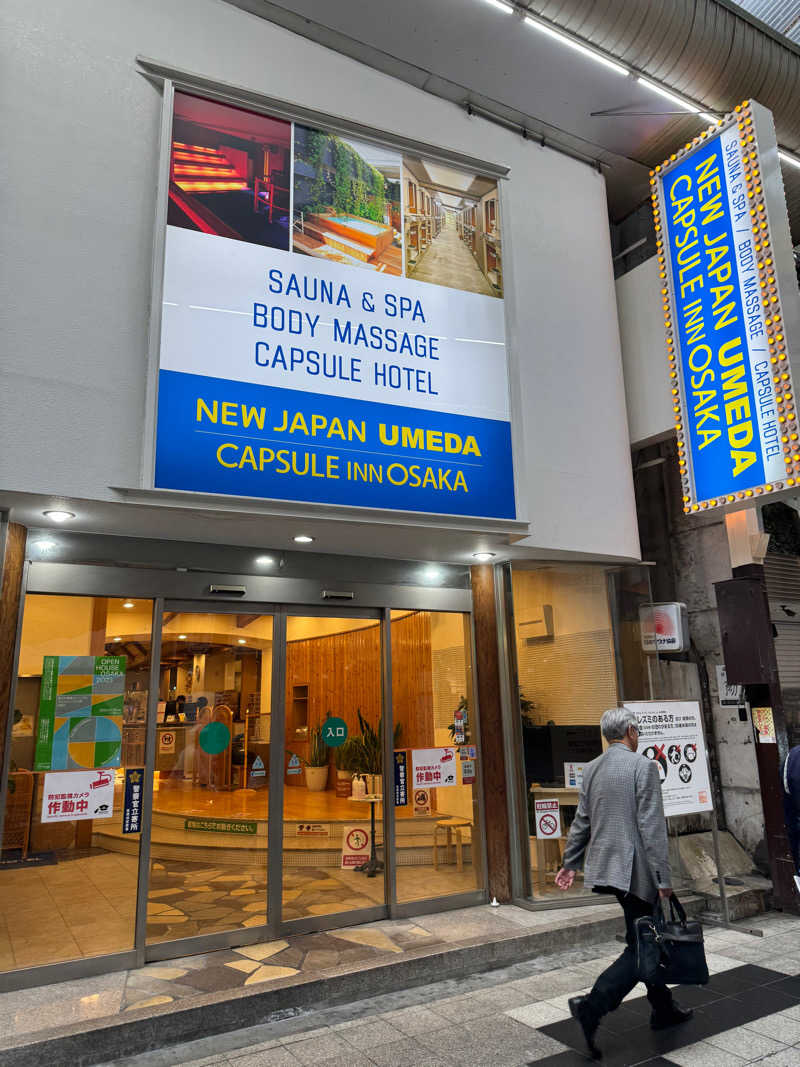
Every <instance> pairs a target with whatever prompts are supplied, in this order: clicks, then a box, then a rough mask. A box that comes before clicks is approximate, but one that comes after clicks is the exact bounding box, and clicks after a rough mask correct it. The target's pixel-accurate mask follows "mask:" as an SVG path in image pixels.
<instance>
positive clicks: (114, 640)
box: [111, 637, 122, 643]
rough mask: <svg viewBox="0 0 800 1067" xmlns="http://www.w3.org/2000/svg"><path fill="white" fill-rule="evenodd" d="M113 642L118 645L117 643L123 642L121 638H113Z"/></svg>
mask: <svg viewBox="0 0 800 1067" xmlns="http://www.w3.org/2000/svg"><path fill="white" fill-rule="evenodd" d="M111 640H112V641H113V642H115V643H116V642H117V641H121V640H122V638H121V637H112V638H111Z"/></svg>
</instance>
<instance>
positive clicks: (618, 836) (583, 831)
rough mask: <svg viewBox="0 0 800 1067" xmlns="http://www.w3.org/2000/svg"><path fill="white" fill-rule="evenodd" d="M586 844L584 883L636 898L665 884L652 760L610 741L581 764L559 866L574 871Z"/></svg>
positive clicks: (663, 826)
mask: <svg viewBox="0 0 800 1067" xmlns="http://www.w3.org/2000/svg"><path fill="white" fill-rule="evenodd" d="M590 840H591V844H590ZM587 845H588V846H589V848H588V855H586V864H585V871H584V883H585V884H586V885H587V886H612V887H614V888H616V889H622V890H623V891H624V892H630V893H633V894H634V895H635V896H637V897H641V899H642V900H653V899H654V898H655V896H656V890H657V889H666V888H669V886H671V884H672V876H671V873H670V869H669V848H668V841H667V823H666V820H665V818H664V804H663V802H662V799H661V781H660V779H659V775H658V767H657V766H656V764H655V763H654V762H653V761H652V760H648V759H645V758H644V756H639V755H637V753H635V752H631V750H630V749H629V748H627V746H625V745H620V744H615V745H610V746H609V748H608V749H607V750H606V751H605V752H604V753H603V755H602V756H598V758H597V759H595V760H592V762H591V763H589V764H587V766H586V768H585V770H584V772H583V787H582V789H581V794H580V800H579V802H578V812H577V815H576V816H575V820H574V822H573V823H572V826H571V827H570V831H569V837H568V839H567V845H566V848H565V849H564V861H563V863H564V867H566V868H567V869H569V870H578V869H579V868H580V867H581V866H582V865H583V862H584V854H585V853H586V851H587Z"/></svg>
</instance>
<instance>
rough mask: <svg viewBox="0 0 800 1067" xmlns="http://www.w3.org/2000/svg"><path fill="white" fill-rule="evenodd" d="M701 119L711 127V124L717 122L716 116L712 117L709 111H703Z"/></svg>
mask: <svg viewBox="0 0 800 1067" xmlns="http://www.w3.org/2000/svg"><path fill="white" fill-rule="evenodd" d="M700 118H701V119H702V120H703V122H707V123H708V124H709V125H711V123H713V122H716V121H717V116H716V115H710V114H709V113H708V112H707V111H701V112H700Z"/></svg>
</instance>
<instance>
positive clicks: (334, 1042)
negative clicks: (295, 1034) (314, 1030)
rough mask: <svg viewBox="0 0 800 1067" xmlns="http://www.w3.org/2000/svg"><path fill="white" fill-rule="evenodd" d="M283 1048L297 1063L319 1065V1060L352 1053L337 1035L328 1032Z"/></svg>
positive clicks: (349, 1047) (348, 1046)
mask: <svg viewBox="0 0 800 1067" xmlns="http://www.w3.org/2000/svg"><path fill="white" fill-rule="evenodd" d="M283 1047H284V1048H285V1049H288V1051H289V1052H291V1054H292V1055H293V1056H294V1057H295V1059H296V1060H297V1061H298V1062H299V1063H314V1064H316V1063H319V1062H320V1061H321V1060H329V1059H333V1058H334V1057H336V1056H343V1055H345V1054H346V1053H348V1052H351V1051H352V1048H351V1046H350V1045H348V1044H347V1042H346V1041H343V1040H342V1038H341V1037H340V1036H339V1035H338V1034H334V1033H332V1032H331V1031H328V1032H327V1033H325V1034H321V1035H320V1036H318V1037H312V1038H311V1039H310V1040H307V1041H295V1042H293V1043H292V1044H290V1045H286V1044H284V1045H283Z"/></svg>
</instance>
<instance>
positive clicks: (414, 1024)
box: [382, 1005, 448, 1037]
mask: <svg viewBox="0 0 800 1067" xmlns="http://www.w3.org/2000/svg"><path fill="white" fill-rule="evenodd" d="M382 1018H383V1019H385V1020H386V1022H388V1023H389V1024H390V1025H391V1026H394V1027H396V1028H397V1029H398V1030H400V1031H401V1032H402V1033H403V1034H405V1035H406V1036H407V1037H414V1036H415V1035H416V1034H426V1033H431V1032H432V1031H433V1030H441V1029H443V1028H444V1027H445V1026H447V1025H448V1022H447V1020H446V1019H445V1018H444V1016H443V1015H437V1013H436V1012H435V1011H431V1010H430V1008H426V1007H423V1006H422V1005H416V1006H415V1007H411V1008H400V1010H399V1011H390V1012H386V1014H385V1015H383V1016H382Z"/></svg>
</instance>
